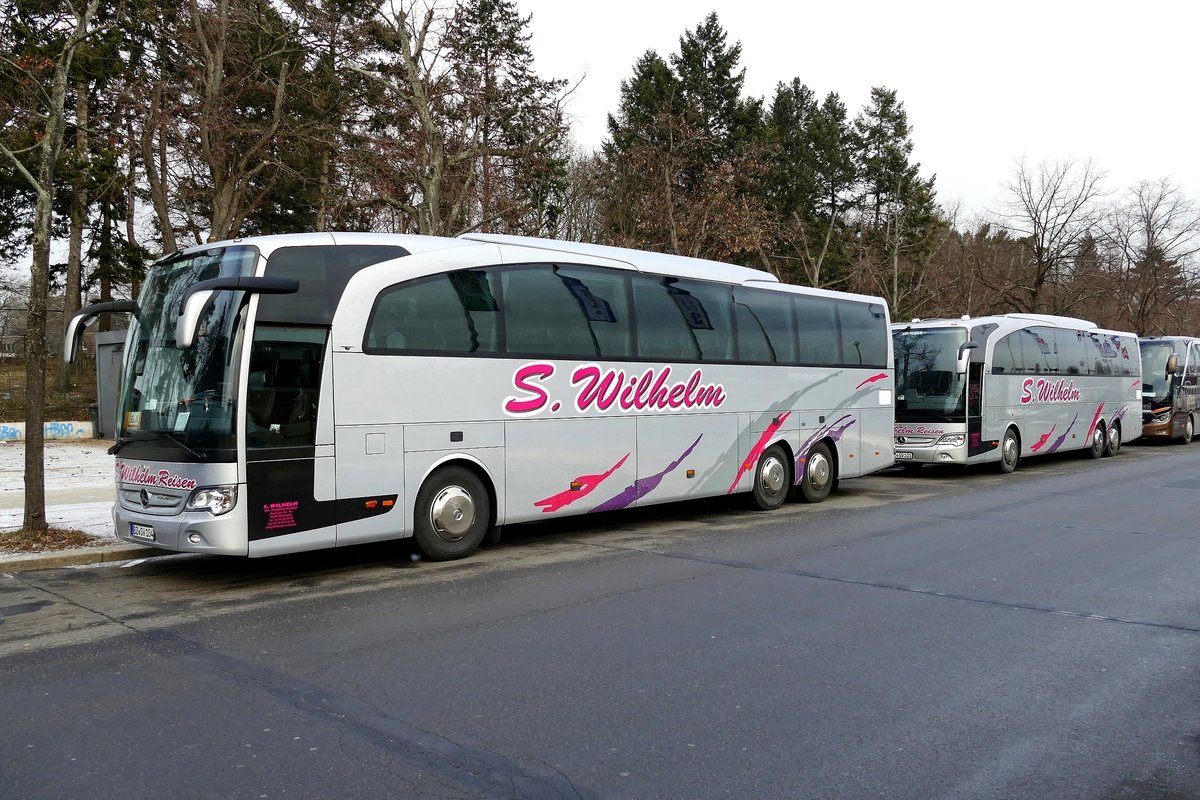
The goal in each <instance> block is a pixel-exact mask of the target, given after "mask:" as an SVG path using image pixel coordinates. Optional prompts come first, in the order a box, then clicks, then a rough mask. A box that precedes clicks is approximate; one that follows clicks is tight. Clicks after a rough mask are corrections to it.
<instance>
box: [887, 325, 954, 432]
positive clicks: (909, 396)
mask: <svg viewBox="0 0 1200 800" xmlns="http://www.w3.org/2000/svg"><path fill="white" fill-rule="evenodd" d="M966 341H967V331H966V329H965V328H907V329H900V330H895V331H893V332H892V342H893V346H894V351H895V354H896V421H897V422H931V421H937V422H948V421H965V419H966V416H965V413H966V405H965V396H966V392H965V391H964V387H965V386H966V381H965V380H964V377H965V376H963V375H959V374H958V371H957V370H958V363H957V362H958V352H959V347H960V346H961V345H962V344H963V343H965V342H966Z"/></svg>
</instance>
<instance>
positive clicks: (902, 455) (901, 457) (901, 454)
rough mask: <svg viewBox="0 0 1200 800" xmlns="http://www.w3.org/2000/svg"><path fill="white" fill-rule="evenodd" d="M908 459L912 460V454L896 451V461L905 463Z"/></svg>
mask: <svg viewBox="0 0 1200 800" xmlns="http://www.w3.org/2000/svg"><path fill="white" fill-rule="evenodd" d="M906 458H912V453H906V452H904V451H903V450H897V451H896V460H897V461H903V460H904V459H906Z"/></svg>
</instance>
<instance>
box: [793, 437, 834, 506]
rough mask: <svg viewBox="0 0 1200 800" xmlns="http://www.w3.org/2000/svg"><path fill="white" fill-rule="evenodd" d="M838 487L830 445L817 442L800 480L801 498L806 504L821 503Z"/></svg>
mask: <svg viewBox="0 0 1200 800" xmlns="http://www.w3.org/2000/svg"><path fill="white" fill-rule="evenodd" d="M836 485H837V467H836V466H835V465H834V463H833V456H832V455H831V454H830V452H829V445H827V444H825V443H824V442H817V443H816V444H814V445H813V446H812V447H811V448H809V451H808V456H807V457H806V458H805V459H804V475H802V476H801V478H800V497H802V498H803V499H804V502H806V503H819V502H821V501H822V500H824V499H825V498H826V497H829V493H830V492H832V491H833V487H834V486H836Z"/></svg>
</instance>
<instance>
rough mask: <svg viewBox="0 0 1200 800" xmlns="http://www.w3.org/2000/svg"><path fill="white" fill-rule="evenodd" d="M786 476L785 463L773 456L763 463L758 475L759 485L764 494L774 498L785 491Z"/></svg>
mask: <svg viewBox="0 0 1200 800" xmlns="http://www.w3.org/2000/svg"><path fill="white" fill-rule="evenodd" d="M785 475H786V471H785V470H784V468H783V462H781V461H780V460H779V459H777V458H775V457H774V456H772V457H771V458H768V459H766V460H764V461H763V465H762V469H761V470H759V473H758V485H759V486H761V487H762V490H763V492H764V493H766V494H768V495H770V496H772V497H773V496H775V495H777V494H779V493H780V492H782V491H784V490H785V488H786V487H785V486H784V484H785Z"/></svg>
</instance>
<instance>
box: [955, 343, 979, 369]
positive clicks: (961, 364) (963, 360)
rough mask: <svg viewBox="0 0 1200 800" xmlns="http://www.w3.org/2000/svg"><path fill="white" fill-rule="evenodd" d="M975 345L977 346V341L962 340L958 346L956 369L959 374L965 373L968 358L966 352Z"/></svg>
mask: <svg viewBox="0 0 1200 800" xmlns="http://www.w3.org/2000/svg"><path fill="white" fill-rule="evenodd" d="M977 347H979V342H963V343H962V344H960V345H959V346H958V359H957V365H956V369H957V370H958V374H959V375H966V374H967V362H968V361H969V360H970V359H969V357H968V356H967V354H968V353H969V352H971V351H972V350H974V349H975V348H977Z"/></svg>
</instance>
